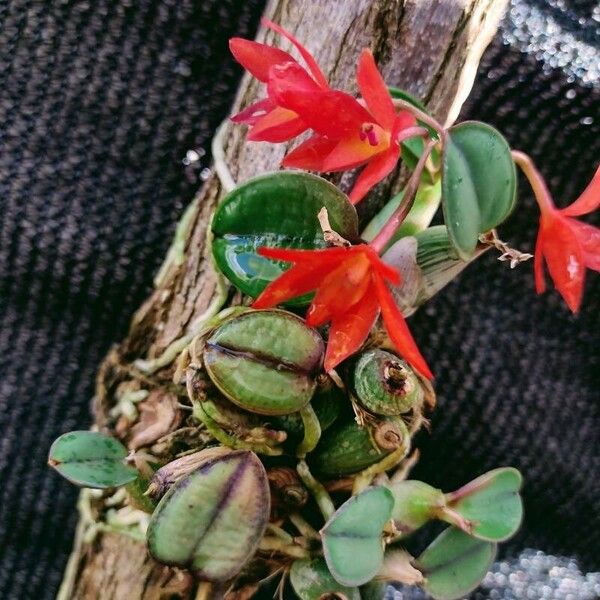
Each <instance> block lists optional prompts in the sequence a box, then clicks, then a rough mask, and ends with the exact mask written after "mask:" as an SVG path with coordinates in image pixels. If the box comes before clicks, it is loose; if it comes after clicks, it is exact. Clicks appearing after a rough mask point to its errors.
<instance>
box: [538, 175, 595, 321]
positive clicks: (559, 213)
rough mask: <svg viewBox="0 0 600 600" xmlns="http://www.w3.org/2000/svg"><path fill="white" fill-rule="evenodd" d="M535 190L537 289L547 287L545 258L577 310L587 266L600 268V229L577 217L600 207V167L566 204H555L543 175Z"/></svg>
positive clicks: (572, 307) (540, 291)
mask: <svg viewBox="0 0 600 600" xmlns="http://www.w3.org/2000/svg"><path fill="white" fill-rule="evenodd" d="M535 174H536V175H538V174H537V172H536V173H535ZM536 188H537V189H536ZM534 191H536V198H537V201H538V204H539V206H540V211H541V216H540V229H539V232H538V237H537V241H536V245H535V287H536V290H537V292H538V294H541V293H542V292H543V291H544V290H545V289H546V283H545V281H544V261H545V262H546V264H547V266H548V271H549V272H550V276H551V277H552V280H553V281H554V285H555V286H556V289H557V290H558V291H559V292H560V294H561V296H562V297H563V298H564V300H565V302H566V303H567V305H568V306H569V308H570V309H571V310H572V311H573V312H577V311H578V310H579V307H580V305H581V298H582V296H583V286H584V282H585V271H586V267H587V268H589V269H593V270H594V271H600V229H598V228H597V227H594V226H592V225H589V224H588V223H583V222H582V221H578V220H577V219H574V218H573V217H579V216H582V215H586V214H589V213H591V212H593V211H595V210H597V209H598V208H599V207H600V168H598V170H597V171H596V174H595V175H594V178H593V179H592V181H591V182H590V184H589V185H588V186H587V188H586V189H585V191H584V192H583V194H581V196H579V198H578V199H577V200H576V201H575V202H573V204H571V205H570V206H567V207H566V208H563V209H558V208H556V206H554V203H553V202H552V199H551V198H550V194H549V192H548V190H547V189H546V187H545V185H544V184H543V180H542V179H541V176H539V180H538V185H537V186H536V185H534Z"/></svg>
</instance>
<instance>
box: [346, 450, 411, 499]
mask: <svg viewBox="0 0 600 600" xmlns="http://www.w3.org/2000/svg"><path fill="white" fill-rule="evenodd" d="M409 450H410V440H408V443H405V444H403V445H402V446H400V448H397V449H396V450H394V451H393V452H391V453H390V454H388V455H387V456H386V457H384V458H382V459H381V460H380V461H379V462H378V463H375V464H374V465H371V466H370V467H368V468H366V469H364V471H361V472H360V473H358V474H357V476H356V478H355V479H354V485H353V487H352V495H353V496H354V495H356V494H359V493H360V492H362V491H363V490H364V489H365V488H366V487H368V486H369V485H371V482H372V481H373V478H374V477H375V476H376V475H379V474H380V473H385V472H386V471H389V470H390V469H393V468H394V467H396V466H397V465H398V463H400V462H401V461H403V460H404V459H405V458H406V455H407V454H408V452H409Z"/></svg>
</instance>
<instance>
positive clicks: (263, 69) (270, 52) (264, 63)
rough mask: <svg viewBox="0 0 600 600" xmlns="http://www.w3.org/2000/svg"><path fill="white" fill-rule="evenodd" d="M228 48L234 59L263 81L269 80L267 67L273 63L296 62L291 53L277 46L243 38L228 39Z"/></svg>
mask: <svg viewBox="0 0 600 600" xmlns="http://www.w3.org/2000/svg"><path fill="white" fill-rule="evenodd" d="M229 49H230V50H231V53H232V54H233V57H234V58H235V60H237V61H238V62H239V63H240V64H241V65H242V66H243V67H244V69H246V70H247V71H249V72H250V73H251V74H252V75H254V77H256V79H258V80H259V81H262V82H263V83H266V82H267V81H268V80H269V69H270V68H271V67H272V66H273V65H278V64H281V63H286V62H296V61H295V59H294V57H293V56H292V55H291V54H288V53H287V52H284V51H283V50H280V49H279V48H274V47H273V46H267V45H266V44H260V43H259V42H252V41H250V40H245V39H243V38H237V37H234V38H231V39H230V40H229Z"/></svg>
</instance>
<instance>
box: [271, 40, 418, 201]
mask: <svg viewBox="0 0 600 600" xmlns="http://www.w3.org/2000/svg"><path fill="white" fill-rule="evenodd" d="M357 80H358V87H359V90H360V93H361V95H362V99H363V103H361V102H359V101H358V100H357V99H356V98H354V97H353V96H351V95H349V94H346V93H344V92H340V91H337V90H325V89H320V90H317V89H315V90H312V91H310V90H309V89H308V88H309V85H310V81H309V79H308V76H307V74H306V72H303V71H302V69H301V67H299V65H297V64H290V63H287V64H283V65H282V64H278V65H275V66H274V67H273V68H272V69H271V70H270V76H269V83H268V88H269V97H270V98H273V99H275V100H276V102H277V104H278V105H279V106H281V107H283V108H287V109H288V110H291V111H293V112H294V113H295V114H297V115H298V116H299V117H300V118H301V119H302V121H303V122H304V123H306V125H307V126H308V127H309V128H310V129H312V130H313V131H314V135H313V136H312V137H310V138H309V139H308V140H306V141H305V142H303V143H302V144H300V145H299V146H298V147H297V148H296V149H295V150H293V151H292V152H290V153H289V154H288V155H287V156H286V157H285V159H284V160H283V165H284V166H286V167H297V168H300V169H307V170H311V171H344V170H347V169H353V168H355V167H358V166H361V165H364V164H367V163H368V164H367V166H366V167H365V169H364V170H363V171H362V173H361V174H360V176H359V177H358V180H357V181H356V184H355V186H354V188H353V190H352V192H351V193H350V200H351V201H352V202H353V203H354V204H356V203H357V202H359V201H360V200H362V198H364V196H365V195H366V194H367V192H368V191H369V190H370V189H371V188H372V187H373V186H375V185H376V184H377V183H379V182H380V181H381V180H382V179H383V178H384V177H386V176H387V175H389V174H390V173H391V172H392V170H393V169H394V167H395V166H396V164H397V163H398V160H399V159H400V143H401V142H402V141H403V140H405V139H407V138H409V137H412V136H414V135H423V134H425V133H426V130H425V129H423V128H420V127H417V121H416V119H415V117H414V116H413V115H412V114H411V113H410V112H408V111H401V112H399V113H398V114H396V110H395V109H394V104H393V101H392V97H391V96H390V93H389V91H388V88H387V87H386V85H385V82H384V81H383V78H382V76H381V74H380V73H379V70H378V69H377V65H376V64H375V59H374V58H373V54H372V53H371V51H370V50H363V52H362V54H361V56H360V60H359V64H358V70H357ZM363 104H364V105H366V107H365V106H364V105H363Z"/></svg>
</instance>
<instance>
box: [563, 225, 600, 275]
mask: <svg viewBox="0 0 600 600" xmlns="http://www.w3.org/2000/svg"><path fill="white" fill-rule="evenodd" d="M570 224H571V227H573V228H574V229H575V233H576V235H577V239H578V241H579V245H580V247H581V249H582V251H583V257H584V260H585V265H586V267H588V268H589V269H593V270H594V271H600V229H598V227H594V226H593V225H590V224H589V223H582V222H581V221H575V220H574V219H573V220H572V221H570Z"/></svg>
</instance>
